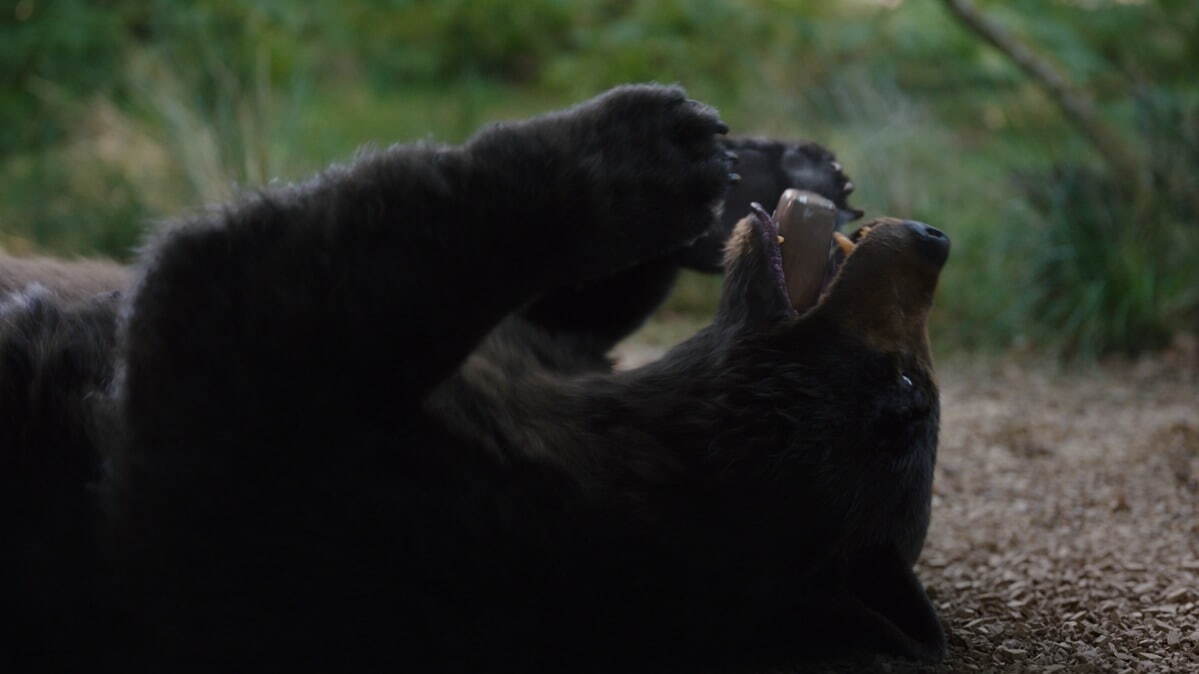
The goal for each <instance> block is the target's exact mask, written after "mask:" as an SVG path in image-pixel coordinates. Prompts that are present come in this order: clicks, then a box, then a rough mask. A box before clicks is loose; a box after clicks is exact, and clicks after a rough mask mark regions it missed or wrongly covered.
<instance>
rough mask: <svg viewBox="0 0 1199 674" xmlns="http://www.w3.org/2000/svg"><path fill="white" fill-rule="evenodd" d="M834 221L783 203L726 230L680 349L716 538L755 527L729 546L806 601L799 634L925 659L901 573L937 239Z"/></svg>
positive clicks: (932, 643) (917, 485)
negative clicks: (837, 636)
mask: <svg viewBox="0 0 1199 674" xmlns="http://www.w3.org/2000/svg"><path fill="white" fill-rule="evenodd" d="M755 206H756V205H755ZM837 224H838V223H837V209H836V206H835V204H833V203H831V202H829V201H828V200H826V199H824V198H822V197H820V196H819V195H816V194H813V193H805V192H798V191H795V190H789V191H787V192H786V193H785V194H784V195H783V196H782V198H781V200H780V201H779V205H778V208H777V209H776V211H775V212H774V214H773V215H772V214H768V213H766V212H765V211H764V210H762V209H761V208H760V207H756V208H755V212H754V213H752V214H751V215H749V216H748V217H746V218H744V219H742V220H741V221H740V222H739V223H738V225H737V226H736V228H735V229H734V232H733V235H732V236H731V238H730V240H729V243H728V245H727V249H726V278H725V284H724V289H723V294H722V298H721V302H720V307H719V310H718V312H717V316H716V320H715V321H714V323H713V324H712V325H711V326H710V327H709V328H708V329H707V330H705V332H704V333H702V334H701V335H700V336H697V338H698V341H697V343H698V344H702V345H703V348H704V349H705V350H707V353H708V354H709V357H710V358H713V359H714V362H715V368H714V371H715V372H716V375H715V381H710V382H708V384H709V386H708V387H707V388H706V389H705V390H706V391H707V392H708V393H707V395H708V396H710V400H707V401H705V402H704V405H706V406H708V409H710V410H711V412H710V416H711V417H712V418H718V419H719V423H714V424H713V426H712V428H711V429H710V431H709V432H710V436H709V437H707V438H705V440H704V443H705V447H706V453H705V456H706V457H708V459H707V460H708V461H710V462H711V463H710V465H711V466H712V467H713V470H714V471H715V472H714V473H713V474H714V475H716V476H717V477H716V478H714V480H715V482H717V483H718V484H720V485H721V486H720V487H719V488H718V489H719V490H720V492H721V494H722V496H721V497H720V499H719V500H720V501H721V502H722V503H723V504H725V505H726V506H727V509H728V515H727V518H728V520H729V522H730V527H738V526H740V527H745V526H746V525H745V519H746V518H747V517H756V519H755V520H754V523H753V525H752V531H753V532H755V533H752V534H746V535H747V536H750V535H752V536H754V537H755V539H757V540H770V541H771V543H770V550H771V551H772V552H771V553H770V554H771V555H772V556H773V557H776V558H777V559H779V560H783V561H780V562H779V569H778V573H779V574H780V576H784V577H785V576H786V575H787V574H789V573H790V574H794V575H795V576H796V577H803V578H807V579H808V580H806V581H803V582H804V583H806V584H808V585H809V590H805V591H804V592H805V593H808V596H817V595H819V596H823V597H824V599H819V600H816V599H814V600H813V602H814V603H815V604H819V605H820V606H824V607H828V608H827V609H819V608H817V609H814V612H815V613H818V614H819V615H820V617H819V618H818V619H814V622H813V625H815V626H819V625H823V624H825V621H826V618H825V616H826V615H827V621H828V624H834V623H837V622H838V621H841V622H843V623H844V622H848V623H850V624H852V625H859V624H860V625H861V627H862V629H861V630H860V631H861V632H862V633H863V634H867V633H868V634H872V635H883V634H885V635H887V636H886V637H879V639H878V640H879V641H882V642H884V643H880V644H876V645H877V646H878V647H879V648H882V649H883V650H891V651H896V652H901V653H904V654H906V655H909V656H913V657H918V658H921V659H928V660H935V659H938V658H939V657H940V655H941V654H942V653H943V652H944V638H943V635H942V632H941V629H940V626H939V623H938V621H937V618H936V615H935V612H934V611H933V609H932V607H931V605H930V604H929V602H928V600H927V599H926V598H925V597H924V593H923V589H922V587H921V586H920V584H919V581H918V580H916V578H915V576H914V575H913V574H912V570H911V569H912V565H913V563H914V562H915V560H916V557H917V556H918V555H919V552H920V550H921V548H922V546H923V544H924V537H925V533H926V531H927V527H928V521H929V510H930V504H931V496H932V477H933V465H934V463H935V458H936V443H937V429H938V423H939V421H938V420H939V401H938V393H937V388H936V383H935V381H934V377H933V369H932V358H931V355H930V351H929V342H928V337H927V326H926V322H927V317H928V314H929V310H930V308H931V306H932V300H933V294H934V291H935V289H936V285H937V279H938V276H939V274H940V272H941V269H942V267H943V266H944V264H945V262H946V260H947V258H948V255H949V239H948V237H947V236H946V235H945V234H943V233H942V232H940V231H939V230H937V229H934V228H932V227H929V226H928V225H925V224H923V223H918V222H912V221H907V220H897V219H892V218H882V219H876V220H873V221H871V222H868V223H867V224H865V225H863V226H862V227H860V228H859V229H857V230H856V231H855V232H853V233H852V234H851V235H849V236H845V235H842V234H840V233H839V232H836V227H837ZM687 348H688V347H683V349H684V350H685V349H687ZM692 348H694V347H692ZM697 350H698V349H697ZM683 353H685V351H683V350H680V355H682V354H683ZM734 513H736V514H734ZM751 513H753V515H751ZM749 545H755V544H754V543H749ZM788 565H789V568H790V571H788V570H786V569H785V568H784V567H787V566H788ZM811 587H818V588H819V589H818V590H811V589H810V588H811ZM812 593H814V594H812ZM815 628H816V627H813V629H815ZM830 629H832V628H830ZM849 631H850V632H855V633H856V632H857V631H859V630H857V628H856V627H855V628H853V629H851V630H849ZM871 638H872V639H873V637H871Z"/></svg>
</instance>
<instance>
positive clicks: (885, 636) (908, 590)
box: [833, 546, 945, 662]
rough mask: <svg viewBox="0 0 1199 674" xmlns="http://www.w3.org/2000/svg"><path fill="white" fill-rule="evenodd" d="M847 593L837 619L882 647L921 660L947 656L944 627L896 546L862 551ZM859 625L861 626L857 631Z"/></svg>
mask: <svg viewBox="0 0 1199 674" xmlns="http://www.w3.org/2000/svg"><path fill="white" fill-rule="evenodd" d="M843 579H844V584H845V586H844V588H845V589H844V591H845V594H847V595H848V596H845V597H843V599H844V601H843V602H842V603H840V605H839V606H837V607H835V608H834V609H833V610H834V613H837V614H839V615H837V616H836V617H835V618H834V621H835V622H841V623H842V624H848V625H851V626H852V627H853V628H854V629H855V631H857V633H856V635H855V637H856V638H862V639H865V640H867V641H868V642H873V643H871V644H870V645H871V646H873V647H874V648H875V649H877V651H878V652H883V653H890V654H894V655H902V656H904V657H908V658H913V659H915V660H919V661H922V662H939V661H940V660H941V659H942V658H944V657H945V632H944V630H943V629H942V628H941V621H940V620H939V619H938V618H937V612H936V609H934V608H933V605H932V602H931V601H929V599H928V595H927V594H925V592H924V587H923V586H922V585H921V584H920V581H919V579H917V578H916V574H915V573H914V572H913V571H912V567H911V565H909V564H908V563H906V562H904V561H903V558H902V556H901V555H900V554H899V552H898V551H897V550H896V549H895V548H894V547H893V546H883V547H876V548H870V549H868V550H866V551H863V552H861V553H859V554H857V555H856V556H855V557H854V558H853V559H852V560H850V562H849V564H848V565H847V567H846V569H845V575H844V576H843ZM858 630H860V631H858Z"/></svg>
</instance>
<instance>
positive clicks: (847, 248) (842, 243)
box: [833, 232, 857, 255]
mask: <svg viewBox="0 0 1199 674" xmlns="http://www.w3.org/2000/svg"><path fill="white" fill-rule="evenodd" d="M833 240H834V241H836V242H837V246H838V247H840V248H841V252H842V253H845V254H846V255H849V254H850V253H852V252H853V249H854V248H857V246H856V245H854V242H853V241H850V240H849V237H848V236H845V235H844V234H842V233H841V232H833Z"/></svg>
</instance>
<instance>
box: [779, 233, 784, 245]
mask: <svg viewBox="0 0 1199 674" xmlns="http://www.w3.org/2000/svg"><path fill="white" fill-rule="evenodd" d="M783 241H784V239H783V237H782V236H781V235H780V236H779V245H780V246H781V245H783Z"/></svg>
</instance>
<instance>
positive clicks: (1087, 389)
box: [619, 345, 1199, 672]
mask: <svg viewBox="0 0 1199 674" xmlns="http://www.w3.org/2000/svg"><path fill="white" fill-rule="evenodd" d="M657 353H660V349H656V348H653V347H645V346H638V345H627V346H626V347H625V348H624V349H623V350H622V351H621V352H620V354H619V355H620V357H621V359H622V364H623V365H626V366H629V365H633V364H636V363H637V362H640V361H644V360H646V359H649V358H653V357H655V356H656V355H657ZM1193 361H1194V353H1191V354H1189V356H1188V357H1186V358H1182V359H1180V358H1176V357H1168V358H1164V359H1158V360H1156V361H1152V362H1142V363H1139V364H1128V363H1125V364H1116V365H1110V364H1109V365H1105V366H1096V367H1092V368H1088V369H1086V370H1079V371H1074V372H1064V371H1062V370H1060V369H1059V368H1057V367H1056V366H1054V365H1049V364H1045V363H1044V362H1024V363H1019V362H1016V361H1014V360H1011V359H1007V360H1002V361H1001V360H982V361H979V360H970V359H965V358H960V357H959V358H956V359H950V360H948V361H946V362H942V363H939V364H938V377H939V380H940V383H941V394H942V424H941V426H942V430H941V443H940V453H939V459H938V466H937V474H936V482H935V485H934V497H933V499H934V500H933V519H932V525H931V528H930V531H929V538H928V542H927V544H926V546H925V549H924V553H923V555H922V557H921V561H920V563H919V566H918V572H919V574H920V577H921V578H922V579H923V581H924V583H925V585H926V587H927V589H928V592H929V594H930V596H931V597H932V599H933V601H934V603H935V604H936V605H937V608H938V609H939V611H940V613H941V616H942V618H943V620H944V623H945V626H946V630H947V632H948V637H949V656H948V658H947V659H946V661H945V663H944V664H943V665H941V666H939V667H936V668H916V669H913V668H912V667H910V666H905V665H903V664H901V663H887V662H879V663H875V665H874V666H873V669H876V670H881V671H902V672H910V671H927V672H973V671H982V672H1199V369H1197V368H1196V367H1195V364H1194V362H1193Z"/></svg>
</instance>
